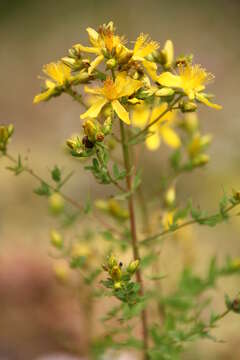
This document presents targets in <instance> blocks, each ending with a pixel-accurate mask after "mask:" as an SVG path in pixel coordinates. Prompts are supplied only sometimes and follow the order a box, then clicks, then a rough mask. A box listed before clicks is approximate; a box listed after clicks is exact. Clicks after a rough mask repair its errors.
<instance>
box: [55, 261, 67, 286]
mask: <svg viewBox="0 0 240 360" xmlns="http://www.w3.org/2000/svg"><path fill="white" fill-rule="evenodd" d="M53 271H54V274H55V277H56V279H57V280H58V281H60V282H61V283H66V282H67V281H68V279H69V267H68V264H67V262H66V261H61V262H58V263H56V264H55V265H54V268H53Z"/></svg>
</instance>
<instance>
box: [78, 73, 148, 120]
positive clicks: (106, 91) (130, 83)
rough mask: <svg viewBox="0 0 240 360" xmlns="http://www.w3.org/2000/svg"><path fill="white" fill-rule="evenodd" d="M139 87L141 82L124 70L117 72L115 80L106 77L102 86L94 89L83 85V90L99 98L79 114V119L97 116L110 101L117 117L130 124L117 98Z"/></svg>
mask: <svg viewBox="0 0 240 360" xmlns="http://www.w3.org/2000/svg"><path fill="white" fill-rule="evenodd" d="M140 87H142V82H141V81H139V80H134V79H132V78H131V77H129V76H128V75H127V74H126V73H125V72H121V73H118V75H117V76H116V79H115V81H113V80H112V79H111V78H107V79H106V81H105V82H104V84H103V86H102V87H99V88H95V89H92V88H89V87H85V92H87V93H90V94H94V95H98V96H99V99H98V100H97V101H96V102H95V103H94V104H93V105H92V106H91V107H90V108H89V109H88V110H87V111H86V112H85V113H84V114H82V115H81V116H80V117H81V119H86V118H87V117H90V118H95V117H97V116H98V115H99V113H100V111H101V109H102V108H103V106H104V105H106V104H107V103H110V104H111V106H112V109H113V111H114V112H115V113H116V114H117V115H118V117H119V118H120V119H121V120H122V121H124V122H125V123H126V124H130V120H129V114H128V112H127V110H126V109H125V108H124V106H123V105H122V104H121V103H120V101H119V100H118V99H121V98H122V97H129V96H131V95H133V94H134V93H135V92H136V91H137V90H138V89H140Z"/></svg>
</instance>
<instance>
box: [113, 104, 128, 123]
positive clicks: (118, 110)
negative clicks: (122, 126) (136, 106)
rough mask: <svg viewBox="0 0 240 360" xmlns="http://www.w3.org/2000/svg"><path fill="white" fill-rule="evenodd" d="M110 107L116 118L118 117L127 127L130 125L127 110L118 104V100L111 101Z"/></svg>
mask: <svg viewBox="0 0 240 360" xmlns="http://www.w3.org/2000/svg"><path fill="white" fill-rule="evenodd" d="M112 107H113V110H114V111H115V113H116V114H117V116H118V117H119V119H121V120H122V121H123V122H125V123H126V124H128V125H129V124H130V120H129V114H128V112H127V110H126V109H125V108H124V107H123V106H122V105H121V104H120V102H119V101H118V100H114V101H112Z"/></svg>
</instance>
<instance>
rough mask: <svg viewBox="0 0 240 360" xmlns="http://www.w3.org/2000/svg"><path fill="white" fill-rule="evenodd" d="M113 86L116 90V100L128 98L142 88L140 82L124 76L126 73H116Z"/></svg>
mask: <svg viewBox="0 0 240 360" xmlns="http://www.w3.org/2000/svg"><path fill="white" fill-rule="evenodd" d="M114 84H115V87H116V89H117V93H118V98H119V97H123V96H130V95H132V94H134V93H135V92H136V91H137V90H138V89H140V87H142V86H143V84H142V82H141V81H139V80H134V79H132V78H131V77H130V76H127V75H126V72H122V73H118V75H117V77H116V80H115V82H114Z"/></svg>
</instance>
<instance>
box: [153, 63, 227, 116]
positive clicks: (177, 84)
mask: <svg viewBox="0 0 240 360" xmlns="http://www.w3.org/2000/svg"><path fill="white" fill-rule="evenodd" d="M212 79H213V75H212V74H210V73H207V72H206V70H205V69H203V68H202V67H201V66H200V65H190V64H187V65H180V66H179V75H174V74H172V73H171V72H169V71H167V72H164V73H162V74H160V75H159V76H158V78H157V81H158V83H159V84H161V85H162V86H166V87H170V88H178V89H181V90H183V92H184V93H185V94H186V95H187V96H188V97H189V99H190V100H194V99H196V100H198V101H200V102H202V103H204V104H205V105H207V106H210V107H212V108H214V109H217V110H219V109H221V108H222V107H221V106H220V105H217V104H213V103H212V102H210V101H209V100H208V98H207V96H206V94H204V93H203V92H202V91H203V90H204V89H205V84H207V83H208V82H209V81H211V80H212Z"/></svg>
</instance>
